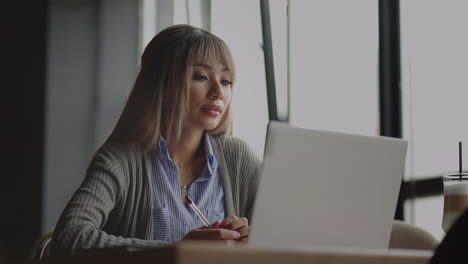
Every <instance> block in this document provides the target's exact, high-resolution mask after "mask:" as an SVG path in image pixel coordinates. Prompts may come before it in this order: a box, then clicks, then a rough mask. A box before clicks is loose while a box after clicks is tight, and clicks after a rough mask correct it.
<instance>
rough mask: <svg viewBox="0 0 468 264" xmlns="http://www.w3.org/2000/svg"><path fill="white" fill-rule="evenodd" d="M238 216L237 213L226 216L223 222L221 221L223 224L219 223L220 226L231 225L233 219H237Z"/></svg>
mask: <svg viewBox="0 0 468 264" xmlns="http://www.w3.org/2000/svg"><path fill="white" fill-rule="evenodd" d="M237 219H238V218H237V216H235V215H230V216H228V217H226V219H224V220H223V222H221V224H220V225H219V227H220V228H226V227H227V226H229V225H230V224H231V223H232V222H233V221H235V220H237Z"/></svg>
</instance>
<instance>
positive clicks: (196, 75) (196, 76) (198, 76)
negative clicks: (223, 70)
mask: <svg viewBox="0 0 468 264" xmlns="http://www.w3.org/2000/svg"><path fill="white" fill-rule="evenodd" d="M192 78H193V79H194V80H199V81H202V80H208V77H207V76H205V75H199V74H194V75H192Z"/></svg>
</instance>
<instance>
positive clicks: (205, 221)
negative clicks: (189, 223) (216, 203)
mask: <svg viewBox="0 0 468 264" xmlns="http://www.w3.org/2000/svg"><path fill="white" fill-rule="evenodd" d="M187 202H188V204H189V205H190V207H191V208H192V209H193V211H194V212H195V214H196V215H197V216H198V218H200V220H202V222H203V224H205V226H206V227H212V226H211V224H210V222H209V221H208V219H207V218H206V217H205V216H204V215H203V213H202V212H201V211H200V209H198V206H197V205H196V204H195V203H194V202H193V200H192V198H190V196H188V195H187Z"/></svg>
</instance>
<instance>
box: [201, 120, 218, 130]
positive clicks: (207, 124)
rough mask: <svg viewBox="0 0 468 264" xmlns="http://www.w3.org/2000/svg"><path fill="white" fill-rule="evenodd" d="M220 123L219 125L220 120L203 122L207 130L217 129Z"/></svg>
mask: <svg viewBox="0 0 468 264" xmlns="http://www.w3.org/2000/svg"><path fill="white" fill-rule="evenodd" d="M218 125H219V121H216V122H213V121H211V122H203V127H204V129H205V130H207V131H209V130H213V129H215V128H216V127H217V126H218Z"/></svg>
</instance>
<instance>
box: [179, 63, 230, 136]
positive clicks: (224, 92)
mask: <svg viewBox="0 0 468 264" xmlns="http://www.w3.org/2000/svg"><path fill="white" fill-rule="evenodd" d="M232 80H233V74H232V72H231V71H230V70H229V69H228V68H227V67H226V66H225V65H223V64H222V63H221V62H220V61H217V60H214V61H208V62H196V63H195V64H194V65H193V72H192V79H191V81H190V99H189V113H188V119H187V122H186V124H185V127H187V126H188V127H191V128H195V129H202V130H212V129H214V128H216V126H217V125H218V124H219V122H220V121H221V118H222V117H223V115H224V114H225V112H226V109H227V107H228V106H229V103H230V102H231V94H232V90H231V89H232Z"/></svg>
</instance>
